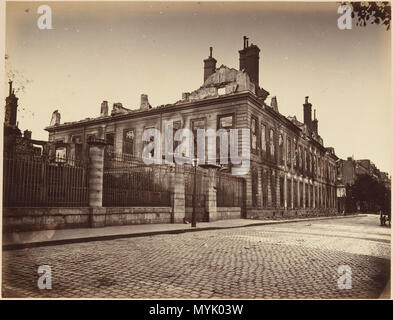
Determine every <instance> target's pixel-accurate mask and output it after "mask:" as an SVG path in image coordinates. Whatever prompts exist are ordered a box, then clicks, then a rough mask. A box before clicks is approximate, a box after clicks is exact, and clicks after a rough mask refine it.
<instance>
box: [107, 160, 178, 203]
mask: <svg viewBox="0 0 393 320" xmlns="http://www.w3.org/2000/svg"><path fill="white" fill-rule="evenodd" d="M173 173H174V172H173V170H172V168H171V167H169V166H165V165H161V166H156V165H146V164H144V163H143V162H142V161H141V160H140V159H138V158H136V157H133V156H127V155H121V154H120V155H119V154H110V155H109V156H108V155H107V154H105V161H104V179H103V206H104V207H132V206H149V207H150V206H168V207H169V206H172V199H171V194H172V193H171V192H170V190H171V187H170V184H171V182H172V181H171V180H172V179H173Z"/></svg>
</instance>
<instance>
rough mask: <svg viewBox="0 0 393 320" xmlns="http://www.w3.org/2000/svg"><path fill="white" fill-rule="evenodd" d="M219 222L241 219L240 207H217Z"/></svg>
mask: <svg viewBox="0 0 393 320" xmlns="http://www.w3.org/2000/svg"><path fill="white" fill-rule="evenodd" d="M217 216H218V220H227V219H241V217H242V216H241V208H240V207H217Z"/></svg>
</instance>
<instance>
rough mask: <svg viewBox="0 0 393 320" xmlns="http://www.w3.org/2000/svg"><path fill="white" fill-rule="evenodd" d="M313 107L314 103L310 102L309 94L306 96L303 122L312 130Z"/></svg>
mask: <svg viewBox="0 0 393 320" xmlns="http://www.w3.org/2000/svg"><path fill="white" fill-rule="evenodd" d="M311 107H312V104H311V103H309V102H308V96H307V97H306V98H305V102H304V104H303V123H304V124H305V125H306V126H307V127H308V128H309V129H310V130H311V129H312V127H311Z"/></svg>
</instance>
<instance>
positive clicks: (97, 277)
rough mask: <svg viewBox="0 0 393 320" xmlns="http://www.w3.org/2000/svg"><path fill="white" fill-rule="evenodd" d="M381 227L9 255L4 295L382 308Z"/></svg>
mask: <svg viewBox="0 0 393 320" xmlns="http://www.w3.org/2000/svg"><path fill="white" fill-rule="evenodd" d="M378 224H379V221H378V217H377V216H368V217H354V218H347V219H331V220H320V221H312V222H311V221H304V222H300V223H286V224H280V225H270V226H255V227H243V228H236V229H228V230H219V231H202V232H191V233H185V234H178V235H158V236H152V237H141V238H129V239H119V240H111V241H97V242H88V243H78V244H66V245H59V246H51V247H40V248H30V249H22V250H13V251H5V252H3V274H2V276H3V277H2V281H3V291H2V293H3V297H50V298H57V297H102V298H195V299H198V298H251V299H254V298H268V299H272V298H273V299H274V298H289V299H296V298H326V299H329V298H377V297H378V296H379V295H380V293H381V292H382V290H383V289H384V287H385V285H386V282H387V281H388V280H389V279H390V229H389V228H387V227H380V226H379V225H378ZM40 265H49V266H50V267H51V272H52V289H51V290H47V289H45V290H40V289H38V287H37V280H38V277H39V275H38V273H37V269H38V267H39V266H40ZM340 265H347V266H349V267H350V268H351V272H352V273H351V275H350V274H349V273H348V270H349V269H345V270H346V271H345V272H344V276H349V275H350V276H351V287H352V288H351V289H339V287H338V278H339V277H340V275H339V273H338V268H339V266H340ZM347 279H348V278H347ZM342 283H343V285H344V286H345V285H346V284H347V285H349V282H342Z"/></svg>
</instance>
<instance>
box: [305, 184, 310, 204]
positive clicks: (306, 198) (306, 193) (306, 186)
mask: <svg viewBox="0 0 393 320" xmlns="http://www.w3.org/2000/svg"><path fill="white" fill-rule="evenodd" d="M305 189H306V190H305V203H306V208H309V202H308V184H307V183H306V184H305Z"/></svg>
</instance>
